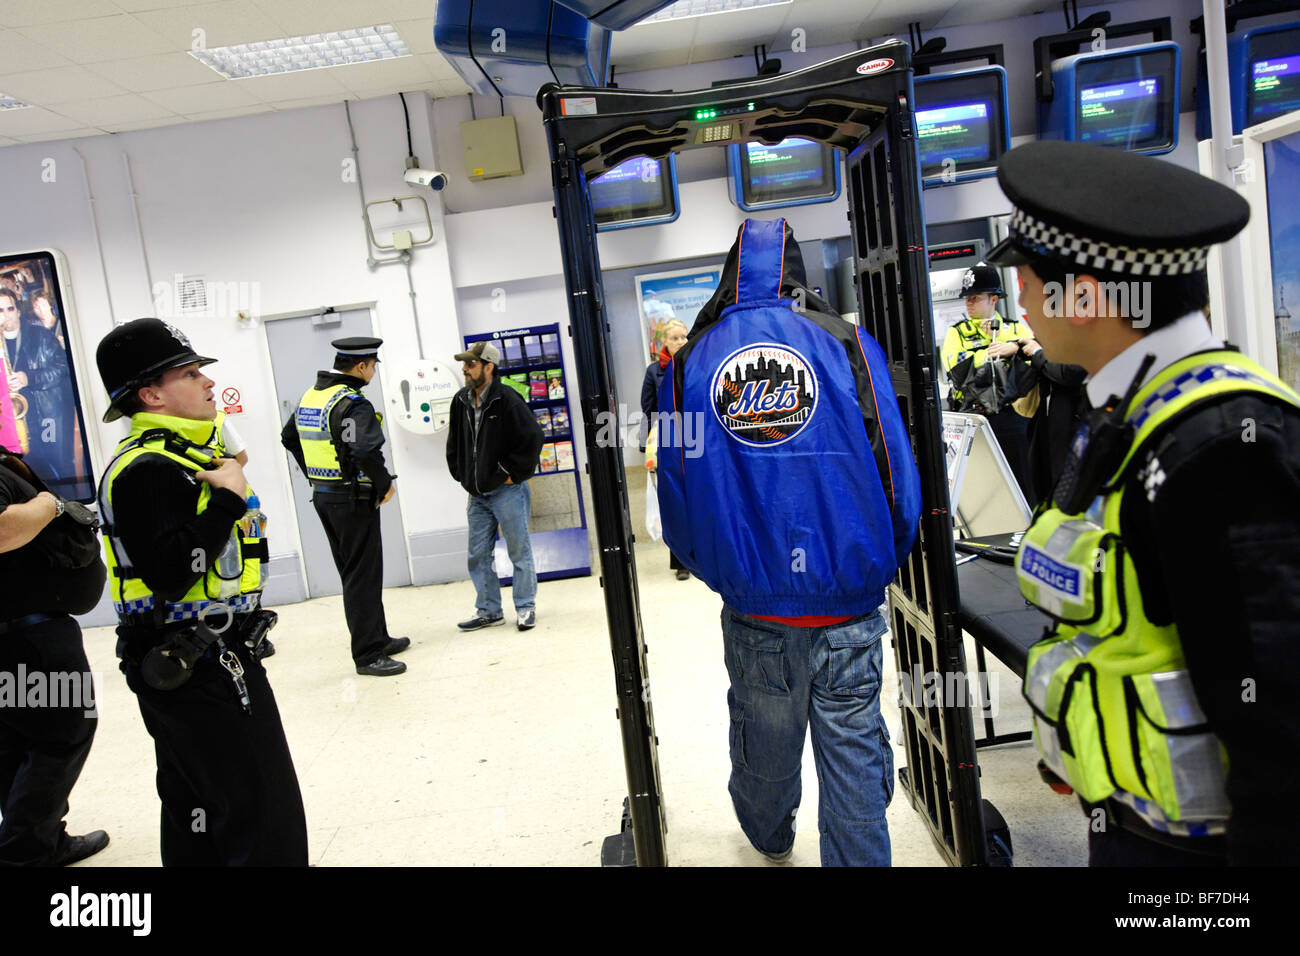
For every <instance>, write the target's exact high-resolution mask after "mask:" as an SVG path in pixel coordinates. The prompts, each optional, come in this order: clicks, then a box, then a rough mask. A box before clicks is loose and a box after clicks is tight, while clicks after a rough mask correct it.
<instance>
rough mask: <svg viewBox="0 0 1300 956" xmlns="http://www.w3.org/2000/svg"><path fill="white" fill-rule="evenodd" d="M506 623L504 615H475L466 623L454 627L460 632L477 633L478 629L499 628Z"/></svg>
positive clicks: (462, 622)
mask: <svg viewBox="0 0 1300 956" xmlns="http://www.w3.org/2000/svg"><path fill="white" fill-rule="evenodd" d="M505 622H506V616H505V615H504V614H498V615H497V616H496V617H483V616H482V615H479V614H476V615H474V616H473V617H471V618H470V619H469V620H468V621H461V622H460V623H459V624H457V625H456V626H457V627H458V628H460V629H461V630H462V631H477V630H478V629H479V628H480V627H500V626H501V625H502V624H504V623H505Z"/></svg>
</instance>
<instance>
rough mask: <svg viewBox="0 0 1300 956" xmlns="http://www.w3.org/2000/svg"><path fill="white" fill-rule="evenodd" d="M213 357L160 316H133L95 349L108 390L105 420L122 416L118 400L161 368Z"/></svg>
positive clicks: (208, 361) (205, 362)
mask: <svg viewBox="0 0 1300 956" xmlns="http://www.w3.org/2000/svg"><path fill="white" fill-rule="evenodd" d="M215 361H216V359H214V358H208V357H207V356H206V355H199V354H197V353H196V352H195V351H194V347H193V346H192V345H190V340H189V339H188V338H186V336H185V333H183V332H182V331H181V330H180V329H178V328H176V327H175V326H172V325H168V324H167V323H166V322H163V321H162V320H160V319H135V320H134V321H131V322H126V323H124V324H122V325H119V326H118V327H117V328H115V329H113V331H111V332H109V333H108V334H107V335H106V336H104V338H103V339H102V340H101V341H100V343H99V348H98V349H96V351H95V364H96V365H98V366H99V377H100V379H101V380H102V381H103V382H104V388H105V389H106V390H107V392H108V403H109V404H108V411H107V412H105V413H104V419H103V420H104V421H106V422H112V421H117V419H119V418H121V417H122V409H121V408H120V407H119V403H120V402H121V401H122V399H124V398H126V396H128V395H130V394H131V393H132V392H133V391H135V390H136V389H138V388H143V387H144V386H145V385H148V384H149V383H150V382H151V381H153V380H154V379H156V378H158V377H160V376H161V375H162V374H163V373H164V372H168V371H171V370H172V369H174V368H182V367H184V366H186V365H192V364H194V363H195V362H197V363H198V364H199V365H200V366H202V365H211V364H212V363H213V362H215Z"/></svg>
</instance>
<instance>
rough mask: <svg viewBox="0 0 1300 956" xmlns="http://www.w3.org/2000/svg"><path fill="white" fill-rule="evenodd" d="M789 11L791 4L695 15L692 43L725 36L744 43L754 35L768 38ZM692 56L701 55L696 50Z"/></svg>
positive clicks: (709, 40) (725, 38)
mask: <svg viewBox="0 0 1300 956" xmlns="http://www.w3.org/2000/svg"><path fill="white" fill-rule="evenodd" d="M790 12H791V9H790V7H758V8H756V9H753V10H738V11H736V12H735V13H715V14H714V15H712V16H708V17H696V18H695V34H694V36H693V37H692V43H693V44H694V45H696V46H702V45H705V44H714V43H721V42H724V41H726V40H731V41H733V42H737V43H745V42H746V41H748V40H749V39H751V38H762V39H764V40H766V39H768V38H769V37H771V36H772V34H774V33H775V32H776V31H777V29H778V28H779V27H780V26H781V24H782V23H784V22H785V19H786V17H787V16H789V14H790ZM692 58H694V59H698V58H697V57H694V54H692Z"/></svg>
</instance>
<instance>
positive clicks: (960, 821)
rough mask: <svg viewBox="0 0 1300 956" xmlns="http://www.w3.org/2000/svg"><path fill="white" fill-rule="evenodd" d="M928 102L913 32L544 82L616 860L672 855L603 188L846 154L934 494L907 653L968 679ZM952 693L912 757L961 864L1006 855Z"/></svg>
mask: <svg viewBox="0 0 1300 956" xmlns="http://www.w3.org/2000/svg"><path fill="white" fill-rule="evenodd" d="M912 103H913V98H912V72H911V49H910V48H909V46H908V45H907V44H906V43H903V42H901V41H892V42H889V43H883V44H880V45H878V46H874V47H871V48H869V49H866V50H861V51H859V52H856V53H851V54H848V55H846V56H842V57H838V58H837V59H834V60H828V61H826V62H824V63H820V64H818V65H816V66H813V67H809V68H808V69H805V70H800V71H799V72H797V73H790V74H787V75H781V76H774V77H769V78H764V79H756V80H752V81H750V82H745V83H739V84H736V85H732V86H725V87H716V88H711V89H707V90H694V91H690V92H664V93H647V92H639V91H634V90H620V89H598V88H575V87H558V86H555V85H553V84H549V85H547V86H545V87H543V88H542V89H541V90H540V91H539V92H538V105H539V106H541V108H542V114H543V120H544V122H545V124H546V129H547V135H548V138H549V141H550V147H551V175H552V180H553V184H554V187H555V213H556V218H557V220H558V222H559V231H560V247H561V251H562V255H563V259H564V279H565V285H566V289H567V292H568V297H569V316H570V319H571V329H572V335H573V347H574V353H575V356H576V358H577V365H578V379H579V383H580V388H581V402H582V410H583V418H584V424H585V432H586V442H587V461H588V470H589V473H590V476H591V492H592V500H593V506H594V507H593V514H594V516H595V523H596V534H597V537H598V540H599V542H600V574H601V586H602V587H603V588H604V591H605V613H606V615H607V617H608V620H609V635H610V645H611V649H612V651H613V656H614V674H615V684H616V690H617V698H618V711H617V714H618V721H619V726H620V730H621V732H622V737H623V754H624V762H625V766H626V770H627V785H628V795H629V809H630V813H629V814H627V815H626V816H625V820H624V830H623V832H622V833H621V834H620V835H618V836H615V837H611V838H609V839H608V840H606V845H605V847H604V849H603V851H602V860H603V861H604V862H607V863H614V862H622V863H630V862H635V863H637V864H639V865H643V866H646V865H662V864H665V863H666V862H667V859H666V854H665V849H664V830H665V827H664V808H663V794H662V790H661V787H660V780H659V760H658V749H657V748H658V739H657V738H656V736H655V732H654V711H653V707H652V705H651V700H650V678H649V671H648V668H647V665H646V649H645V641H644V638H643V632H642V628H641V611H640V600H639V595H638V591H637V576H636V565H635V559H634V555H633V551H632V522H631V518H630V516H629V514H628V498H627V486H626V476H625V474H624V470H623V452H622V449H621V448H620V447H619V446H618V444H617V440H615V441H614V442H608V441H607V442H606V443H605V444H604V445H603V446H602V444H601V443H599V442H598V441H597V434H598V433H600V434H601V435H603V436H610V435H613V436H617V435H619V434H621V432H620V430H619V429H618V428H613V429H610V428H603V429H602V428H601V423H602V422H605V421H608V420H611V419H612V416H614V415H616V414H617V410H616V406H615V394H616V393H615V389H614V363H613V361H612V359H611V356H610V350H609V319H608V316H607V315H606V312H605V298H604V291H603V288H602V286H601V272H600V259H599V256H598V254H597V249H596V226H595V222H594V220H593V218H592V212H591V202H590V195H589V191H588V181H589V180H590V179H592V178H594V177H596V176H598V175H600V174H601V173H603V172H605V171H606V170H608V169H612V168H613V167H614V166H617V165H618V164H619V163H621V162H623V161H624V160H626V159H630V158H631V157H634V156H648V157H650V158H651V159H663V158H664V157H666V156H668V155H669V154H670V153H674V152H677V151H678V150H683V149H694V148H699V147H705V146H728V145H730V144H732V143H745V142H748V141H756V142H762V143H766V144H769V145H774V144H776V143H778V142H780V141H781V140H782V139H785V138H786V137H787V136H801V137H804V138H806V139H815V140H818V141H820V142H823V143H827V144H829V145H831V146H833V147H835V148H836V149H837V150H839V151H840V155H841V156H843V157H844V162H845V167H846V169H845V175H844V180H845V182H847V183H848V200H849V223H850V227H851V230H852V233H853V249H854V258H855V272H856V276H855V281H854V284H855V287H856V289H857V299H858V317H859V318H858V321H859V322H860V324H861V325H862V326H863V327H864V328H865V329H866V330H867V331H868V332H870V333H871V335H872V336H874V337H875V339H876V341H878V342H879V343H880V345H881V347H882V348H883V349H884V351H885V355H886V357H887V359H888V361H889V364H890V375H891V378H892V380H893V385H894V392H895V394H896V395H897V396H898V401H899V405H900V407H901V408H902V412H903V417H904V419H905V421H906V422H907V426H908V431H909V433H910V435H911V438H912V446H913V450H914V451H915V454H916V459H917V463H918V465H919V466H920V472H921V481H922V488H923V492H922V494H923V498H922V500H923V504H924V509H923V512H922V517H921V529H920V535H919V537H918V540H917V544H916V547H915V548H914V549H913V551H912V553H911V555H910V556H909V558H908V560H907V562H906V564H904V566H903V568H902V569H901V570H900V572H899V574H898V576H897V578H896V579H895V580H894V582H893V583H892V584H891V585H890V587H889V608H890V615H891V622H890V623H891V626H892V630H893V643H894V648H895V659H896V662H897V665H898V668H899V670H900V672H901V673H902V674H907V675H913V680H915V676H916V674H917V673H918V671H919V673H923V674H926V675H931V674H934V675H936V676H938V677H940V678H943V682H942V684H940V685H939V686H951V685H950V684H949V681H948V679H947V675H948V674H949V673H953V674H954V675H955V676H956V677H958V678H959V679H960V680H961V681H964V680H965V674H966V664H965V654H964V650H963V645H962V635H961V629H960V627H959V626H958V624H957V574H956V567H955V565H954V563H953V546H952V521H951V518H950V517H949V514H948V492H947V481H946V478H945V474H946V472H945V465H944V454H943V443H942V440H941V437H940V408H939V395H938V389H937V386H936V369H935V365H934V362H935V349H934V341H933V333H932V329H931V320H930V288H929V270H928V267H927V260H926V250H925V228H924V226H925V220H924V217H923V215H922V208H921V175H920V166H919V164H918V162H917V152H916V122H915V116H914V110H913V106H912ZM606 416H610V417H611V418H606ZM904 686H908V685H904ZM911 696H913V697H914V696H916V695H911ZM945 703H947V702H946V701H928V700H926V699H924V698H923V699H921V700H915V699H905V700H903V701H902V708H901V709H902V713H903V734H904V737H905V744H906V748H907V763H908V765H907V768H906V771H907V772H906V773H905V774H904V773H902V772H901V771H900V780H901V782H902V784H903V787H904V790H905V792H906V793H907V794H908V797H909V799H910V800H911V802H912V805H913V807H915V808H916V810H917V811H918V812H919V813H920V814H921V816H922V817H923V819H925V821H926V823H927V824H928V826H929V828H930V832H931V835H932V836H933V838H934V841H935V845H936V846H937V847H938V849H939V850H940V852H941V853H942V854H943V855H944V857H945V858H946V859H947V860H948V861H949V862H950V863H953V864H958V865H983V864H987V863H988V862H989V854H988V850H987V844H986V840H985V836H984V820H983V813H982V810H981V800H980V787H979V768H978V766H977V764H976V759H975V741H974V734H973V728H972V720H971V713H970V709H969V703H968V702H966V701H963V702H962V706H960V707H957V706H943V704H945ZM629 817H630V820H629V819H628V818H629ZM633 852H634V853H635V855H634V856H633Z"/></svg>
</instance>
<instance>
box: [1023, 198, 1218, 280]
mask: <svg viewBox="0 0 1300 956" xmlns="http://www.w3.org/2000/svg"><path fill="white" fill-rule="evenodd" d="M1010 232H1011V238H1012V239H1013V240H1014V241H1015V242H1016V243H1017V244H1018V245H1022V246H1027V247H1029V249H1031V250H1032V251H1034V252H1036V253H1037V254H1039V255H1043V256H1051V257H1054V258H1058V259H1065V260H1067V261H1069V262H1073V263H1075V264H1077V265H1080V266H1085V267H1087V268H1090V269H1099V270H1101V271H1104V272H1118V273H1122V274H1125V275H1139V276H1141V275H1149V276H1176V275H1188V274H1189V273H1192V272H1199V271H1201V270H1203V269H1204V268H1205V262H1206V258H1207V257H1208V256H1209V252H1210V250H1209V247H1208V246H1199V247H1192V248H1187V249H1135V248H1133V247H1131V246H1120V245H1115V244H1113V243H1109V242H1101V241H1099V240H1097V239H1087V238H1084V237H1083V236H1077V235H1075V234H1074V233H1072V232H1067V231H1066V230H1064V229H1059V228H1057V227H1056V226H1053V225H1051V224H1050V223H1046V222H1043V221H1042V220H1041V219H1036V218H1035V217H1034V216H1031V215H1030V214H1029V213H1027V212H1025V211H1024V210H1023V209H1016V210H1015V211H1014V212H1013V213H1012V214H1011V223H1010Z"/></svg>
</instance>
